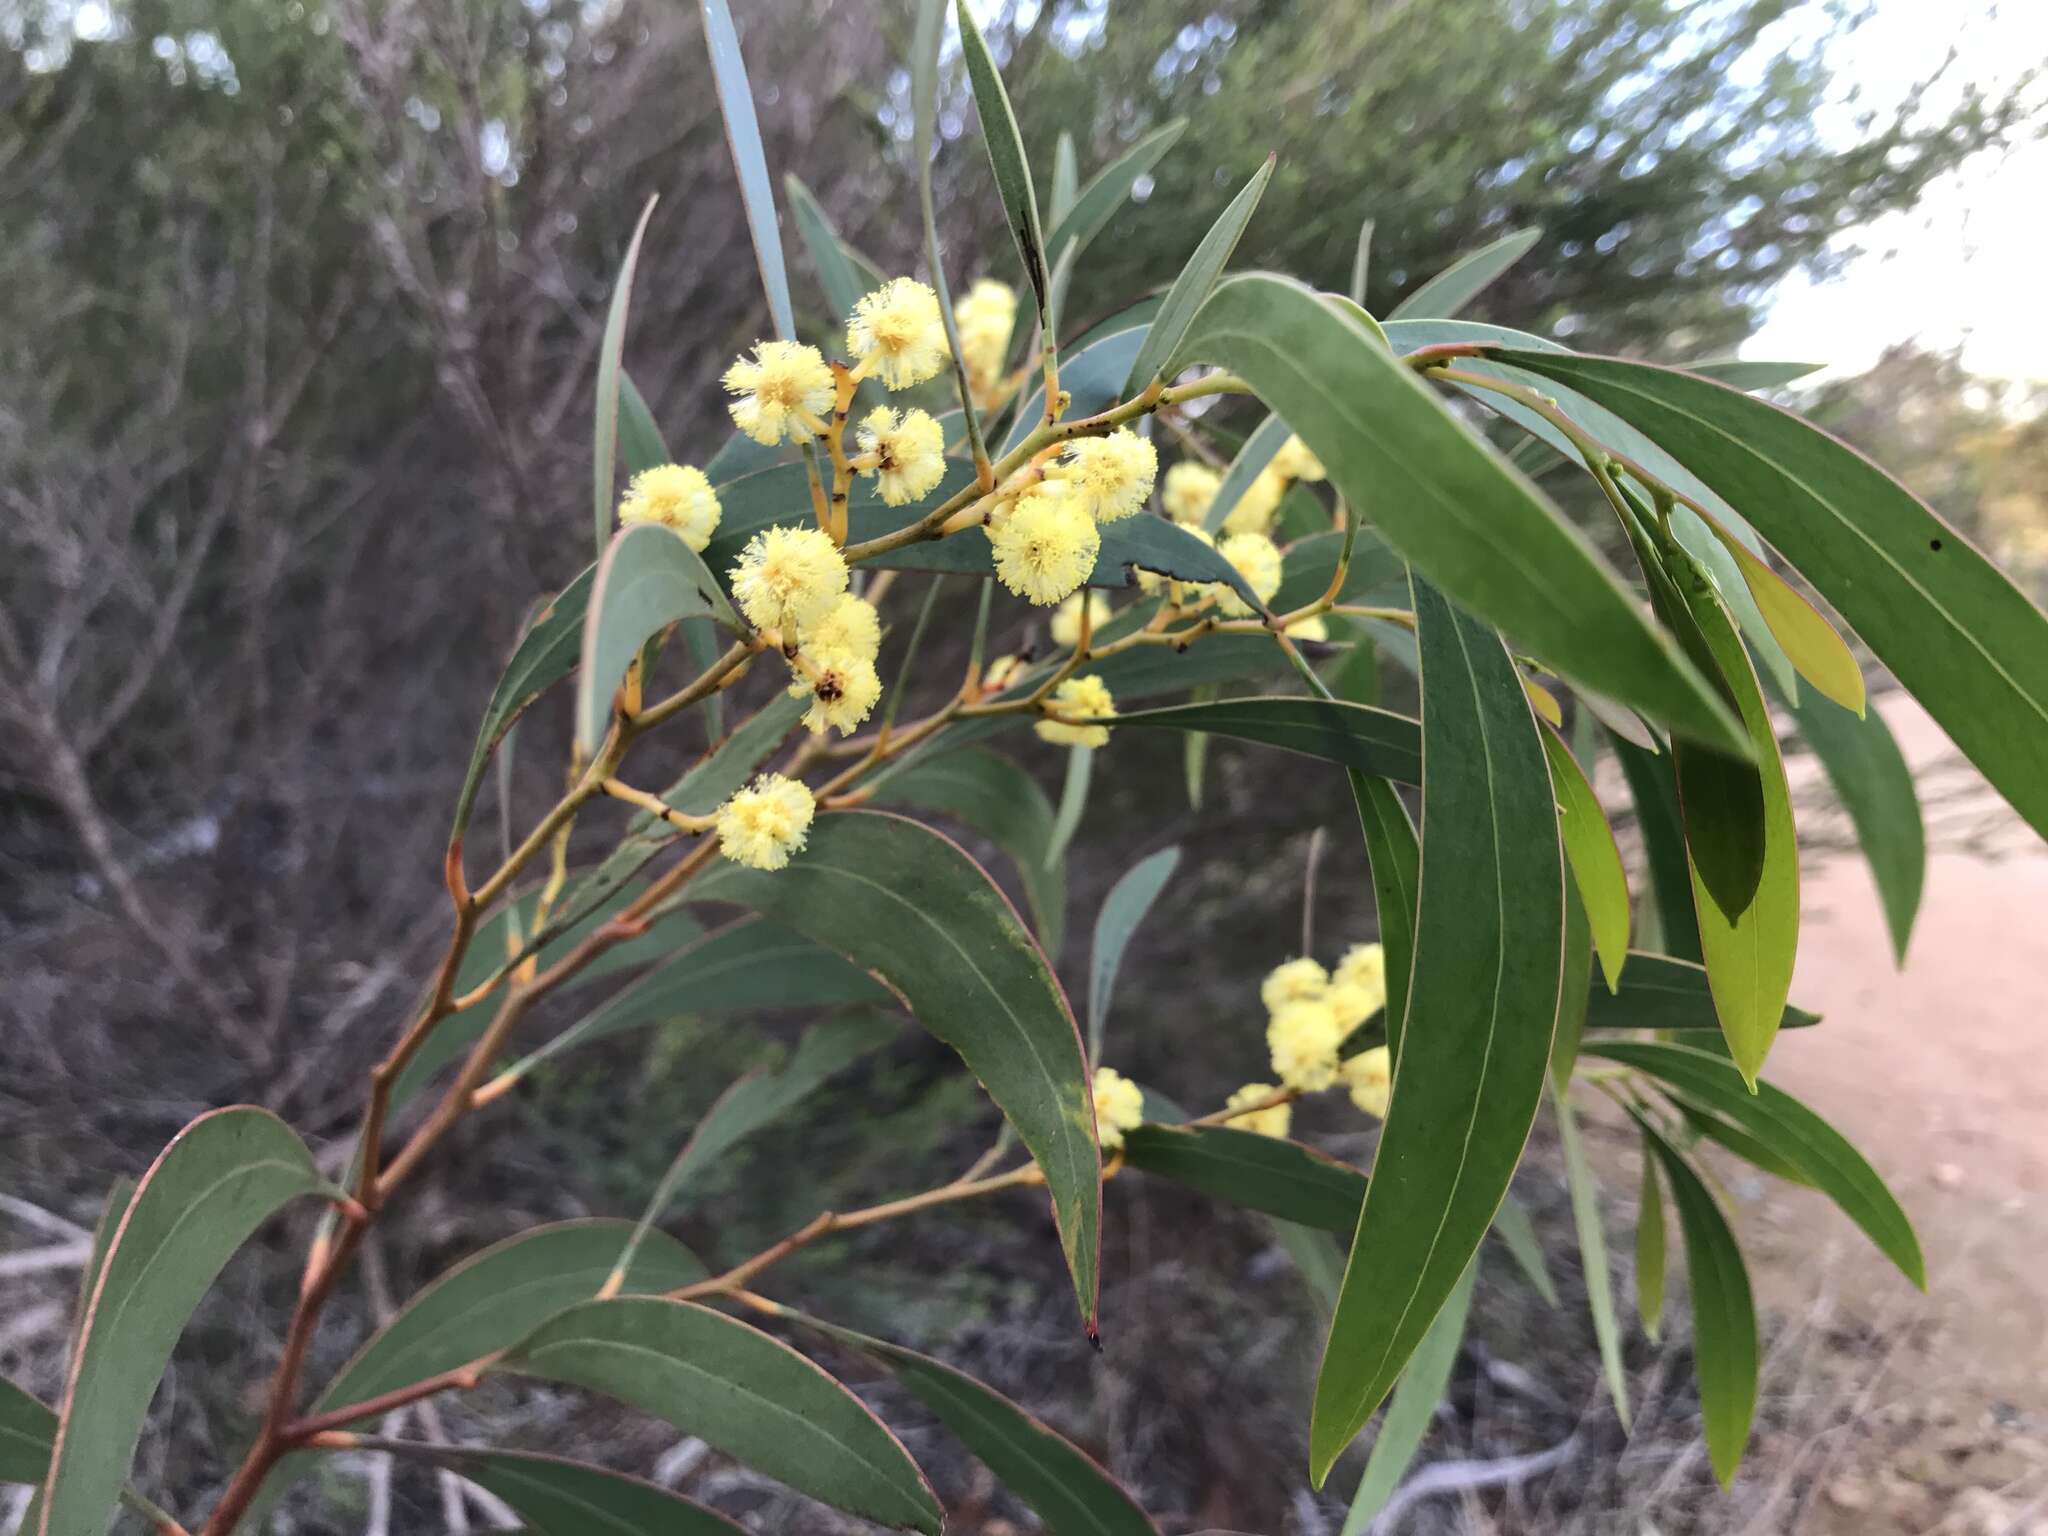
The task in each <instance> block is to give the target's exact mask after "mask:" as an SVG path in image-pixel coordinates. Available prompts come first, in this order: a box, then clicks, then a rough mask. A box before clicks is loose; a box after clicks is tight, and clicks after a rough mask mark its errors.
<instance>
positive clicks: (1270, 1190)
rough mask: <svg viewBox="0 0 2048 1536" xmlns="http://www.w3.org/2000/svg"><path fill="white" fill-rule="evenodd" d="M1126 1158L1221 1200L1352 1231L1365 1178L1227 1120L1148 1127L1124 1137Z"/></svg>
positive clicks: (1328, 1229)
mask: <svg viewBox="0 0 2048 1536" xmlns="http://www.w3.org/2000/svg"><path fill="white" fill-rule="evenodd" d="M1124 1161H1125V1162H1126V1163H1128V1164H1130V1166H1131V1167H1133V1168H1141V1169H1143V1170H1144V1171H1145V1172H1147V1173H1155V1174H1158V1175H1159V1176H1160V1177H1161V1178H1167V1179H1172V1180H1173V1181H1174V1182H1175V1183H1176V1184H1185V1185H1187V1186H1188V1188H1190V1189H1195V1190H1199V1191H1200V1192H1201V1193H1203V1194H1205V1195H1209V1196H1211V1197H1213V1198H1215V1199H1218V1200H1224V1201H1227V1202H1229V1203H1230V1204H1232V1205H1238V1206H1243V1207H1244V1208H1245V1209H1246V1210H1250V1211H1263V1212H1265V1214H1266V1215H1268V1216H1278V1217H1280V1218H1281V1219H1282V1220H1285V1221H1292V1222H1298V1223H1299V1224H1300V1225H1302V1226H1305V1227H1319V1228H1321V1229H1322V1230H1324V1231H1326V1232H1350V1231H1351V1230H1353V1229H1354V1228H1355V1227H1356V1226H1357V1225H1358V1209H1359V1205H1360V1203H1361V1202H1362V1201H1363V1200H1364V1199H1365V1175H1364V1174H1362V1173H1360V1172H1359V1171H1358V1170H1357V1169H1356V1168H1352V1167H1349V1166H1347V1165H1346V1164H1344V1163H1340V1162H1338V1161H1337V1160H1336V1159H1335V1158H1330V1157H1325V1156H1324V1155H1323V1154H1322V1153H1320V1152H1317V1151H1315V1150H1313V1149H1312V1148H1309V1147H1305V1146H1303V1145H1301V1144H1300V1143H1299V1142H1294V1141H1283V1140H1280V1139H1279V1138H1278V1137H1273V1136H1262V1135H1260V1134H1258V1133H1257V1132H1256V1131H1241V1130H1236V1129H1233V1128H1232V1127H1230V1126H1227V1125H1172V1126H1167V1125H1141V1126H1139V1127H1138V1128H1137V1129H1136V1130H1134V1131H1128V1132H1126V1133H1125V1135H1124Z"/></svg>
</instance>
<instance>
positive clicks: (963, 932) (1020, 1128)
mask: <svg viewBox="0 0 2048 1536" xmlns="http://www.w3.org/2000/svg"><path fill="white" fill-rule="evenodd" d="M694 890H695V892H696V894H697V895H698V896H700V897H701V898H703V899H704V900H717V901H733V902H738V903H740V904H741V905H743V906H749V907H753V908H755V909H756V910H758V911H761V912H764V913H766V914H768V915H769V916H771V917H774V918H777V919H779V920H780V921H782V922H785V923H787V924H789V926H790V927H792V928H795V929H796V930H797V931H798V932H800V933H803V934H807V935H808V936H809V937H811V938H813V939H815V940H817V941H818V942H819V943H821V944H825V945H829V946H830V947H831V948H833V949H836V950H838V951H839V952H840V953H842V954H844V955H846V956H847V957H849V958H850V959H852V960H853V961H854V962H855V963H856V964H858V965H862V966H865V967H866V968H867V969H869V970H871V971H873V972H874V973H875V974H876V975H877V976H878V977H880V979H881V980H882V982H883V984H884V985H885V986H887V987H888V988H889V989H890V990H891V991H893V992H895V993H896V994H897V995H898V996H899V997H901V998H902V999H903V1000H904V1003H905V1004H906V1005H907V1006H908V1007H909V1009H910V1011H911V1012H912V1013H913V1014H914V1015H915V1016H916V1017H917V1021H918V1022H919V1023H920V1024H922V1025H923V1026H924V1027H925V1028H926V1029H928V1030H930V1031H931V1032H932V1033H933V1034H934V1035H936V1036H937V1037H938V1038H939V1039H941V1040H943V1041H945V1042H946V1043H947V1044H948V1045H950V1046H952V1047H953V1048H954V1049H955V1050H957V1051H958V1052H959V1053H960V1055H961V1057H962V1059H964V1060H965V1061H966V1063H967V1066H968V1069H969V1070H970V1071H972V1072H973V1073H974V1075H975V1076H976V1077H977V1078H978V1079H980V1081H981V1084H982V1086H983V1087H984V1088H986V1089H987V1090H988V1093H989V1097H990V1098H992V1099H994V1100H995V1102H996V1107H997V1108H999V1109H1001V1110H1002V1111H1003V1113H1004V1114H1005V1115H1006V1116H1008V1117H1009V1120H1010V1123H1011V1124H1012V1125H1013V1126H1015V1127H1016V1129H1017V1134H1018V1136H1019V1138H1020V1139H1021V1140H1022V1141H1023V1143H1024V1145H1025V1147H1026V1148H1027V1149H1028V1150H1029V1151H1030V1153H1031V1155H1032V1156H1033V1157H1034V1158H1035V1159H1036V1160H1037V1162H1038V1165H1039V1167H1040V1168H1042V1169H1043V1170H1044V1171H1045V1176H1046V1181H1047V1185H1048V1188H1049V1190H1050V1192H1051V1195H1052V1208H1053V1219H1054V1221H1055V1223H1056V1224H1057V1226H1058V1228H1059V1233H1060V1243H1061V1247H1062V1248H1063V1249H1064V1250H1065V1253H1066V1258H1067V1265H1068V1268H1069V1269H1070V1270H1071V1271H1072V1272H1073V1276H1074V1287H1075V1291H1076V1293H1077V1294H1078V1296H1079V1297H1080V1301H1081V1311H1082V1315H1083V1316H1084V1318H1086V1320H1087V1321H1088V1322H1089V1324H1090V1325H1091V1326H1092V1325H1093V1323H1094V1320H1095V1292H1096V1266H1097V1262H1098V1244H1099V1241H1100V1228H1101V1198H1102V1196H1101V1159H1100V1154H1099V1152H1098V1151H1097V1148H1096V1143H1095V1111H1094V1096H1093V1091H1092V1089H1091V1087H1090V1084H1089V1081H1088V1070H1087V1061H1086V1058H1085V1056H1084V1054H1083V1052H1082V1049H1081V1035H1080V1031H1079V1030H1078V1029H1077V1028H1076V1027H1075V1024H1074V1016H1073V1014H1072V1013H1071V1012H1070V1011H1069V1010H1068V1007H1067V1000H1066V995H1065V994H1064V993H1063V992H1061V990H1060V985H1059V982H1058V981H1057V979H1055V978H1054V976H1053V974H1052V971H1051V969H1050V968H1049V967H1048V966H1047V964H1046V961H1045V956H1044V954H1043V953H1042V952H1041V951H1040V950H1039V948H1038V946H1037V945H1036V944H1034V943H1033V942H1032V940H1031V936H1030V934H1029V933H1027V932H1026V931H1025V928H1024V925H1023V923H1021V922H1020V921H1019V920H1018V918H1017V914H1016V911H1015V910H1014V909H1013V908H1012V907H1011V906H1010V904H1009V902H1007V901H1006V900H1004V899H1003V894H1002V892H1001V891H1000V890H998V889H997V888H996V886H995V884H994V883H993V882H992V881H991V880H990V879H989V878H988V875H987V874H986V873H985V872H983V870H982V869H981V868H980V866H978V865H977V864H975V862H974V861H973V860H972V859H970V858H968V857H967V855H966V854H965V853H964V852H962V851H961V849H960V848H959V846H958V845H956V844H955V843H953V842H951V841H950V840H948V839H947V838H944V837H942V836H940V835H939V834H938V833H936V832H934V831H932V830H931V829H930V828H929V827H923V826H920V825H918V824H917V823H916V822H914V821H907V820H905V819H904V818H902V817H900V816H892V815H887V814H884V813H881V812H875V811H847V812H839V813H835V814H832V815H827V816H821V817H819V818H818V820H817V822H816V823H815V824H814V825H813V826H812V828H811V833H810V840H809V842H808V843H807V844H806V845H805V847H804V850H803V852H801V853H800V854H798V855H797V856H796V857H795V858H794V859H792V860H791V861H790V864H789V866H788V868H786V869H780V870H776V871H774V872H773V873H763V872H761V871H759V870H750V869H746V868H743V867H742V866H740V865H737V864H732V863H729V862H728V863H720V864H717V865H714V866H713V867H712V868H711V869H709V870H708V871H706V873H705V874H704V875H702V876H700V877H699V878H698V881H697V884H696V886H695V887H694Z"/></svg>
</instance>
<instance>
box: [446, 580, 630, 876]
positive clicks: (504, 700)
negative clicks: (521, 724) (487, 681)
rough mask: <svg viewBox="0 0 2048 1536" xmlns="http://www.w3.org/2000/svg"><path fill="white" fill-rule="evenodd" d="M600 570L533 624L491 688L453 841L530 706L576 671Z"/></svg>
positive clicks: (459, 800)
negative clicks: (494, 758)
mask: <svg viewBox="0 0 2048 1536" xmlns="http://www.w3.org/2000/svg"><path fill="white" fill-rule="evenodd" d="M596 576H597V567H596V566H594V565H593V566H589V567H587V568H585V569H584V570H583V571H581V572H579V573H578V574H577V577H576V579H575V580H574V581H572V582H570V583H569V585H568V586H566V587H564V588H563V589H562V590H561V591H560V592H559V593H557V594H556V595H555V599H554V601H553V602H551V603H549V604H548V605H547V607H546V608H544V609H542V610H541V612H540V614H539V616H538V617H536V618H535V619H534V621H533V622H532V623H531V624H529V625H528V626H527V628H526V633H525V635H523V636H522V637H521V638H520V641H519V645H518V647H517V648H516V649H515V650H514V651H513V652H512V659H511V661H509V662H507V663H506V665H505V674H504V676H502V677H500V678H499V679H498V686H497V687H496V688H494V689H492V690H491V701H490V703H488V704H486V705H485V706H484V718H483V723H482V724H481V725H480V726H478V727H477V733H476V746H475V747H473V748H472V749H471V750H470V754H469V768H468V771H467V772H465V773H464V774H463V776H462V789H461V791H460V792H459V793H458V794H457V795H456V797H455V827H454V830H453V831H452V832H450V833H449V839H450V841H453V840H454V839H456V838H459V837H461V836H462V834H463V831H464V830H465V829H466V828H467V827H468V825H469V814H470V812H471V811H472V810H473V809H474V808H475V806H476V797H477V791H478V790H479V789H480V788H481V787H482V786H483V781H484V769H485V768H486V767H487V766H488V765H489V763H490V760H491V753H492V752H493V751H494V750H495V749H496V747H497V745H498V743H499V742H501V741H503V740H504V739H505V733H506V732H507V731H509V730H511V729H512V726H513V723H514V722H515V721H517V720H518V718H519V717H520V715H522V714H524V713H525V712H526V709H527V707H528V706H529V705H530V704H532V703H533V701H534V700H535V699H538V698H539V697H540V696H541V695H542V694H543V693H546V692H547V691H548V689H550V688H551V687H553V686H554V685H555V684H556V683H558V682H560V681H561V680H562V679H563V678H565V677H567V676H568V675H569V674H570V673H571V672H573V671H575V670H576V660H577V657H578V656H579V655H581V654H582V649H583V619H584V614H585V612H586V611H587V610H588V608H589V606H590V585H591V582H592V581H594V580H595V579H596Z"/></svg>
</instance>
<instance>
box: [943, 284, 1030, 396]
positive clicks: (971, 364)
mask: <svg viewBox="0 0 2048 1536" xmlns="http://www.w3.org/2000/svg"><path fill="white" fill-rule="evenodd" d="M953 322H954V324H955V325H957V326H958V327H959V328H960V360H961V361H962V362H964V363H965V364H966V365H967V382H968V385H969V387H970V388H971V389H972V390H973V391H974V396H975V399H976V400H977V401H980V400H983V399H984V398H985V397H986V396H987V395H988V394H989V393H990V392H991V391H993V390H994V388H995V386H996V383H997V382H998V380H1000V378H1001V377H1002V372H1003V360H1004V359H1005V358H1006V357H1007V356H1008V355H1009V351H1010V335H1011V333H1012V332H1013V331H1014V330H1015V329H1016V327H1017V293H1016V290H1015V289H1013V288H1011V287H1010V286H1009V284H1007V283H999V282H996V281H995V280H994V279H993V278H987V277H984V278H982V279H981V280H980V281H979V282H977V283H975V285H974V286H973V287H972V288H970V289H968V290H967V293H966V295H965V296H964V297H962V298H961V299H960V300H959V302H957V303H956V304H954V306H953Z"/></svg>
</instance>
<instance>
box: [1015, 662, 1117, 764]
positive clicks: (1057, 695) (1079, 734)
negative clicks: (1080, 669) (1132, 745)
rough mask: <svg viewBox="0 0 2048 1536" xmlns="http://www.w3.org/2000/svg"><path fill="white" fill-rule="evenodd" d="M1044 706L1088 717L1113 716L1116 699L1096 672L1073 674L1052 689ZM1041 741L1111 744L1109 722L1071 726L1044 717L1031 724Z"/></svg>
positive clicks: (1065, 744) (1057, 744) (1074, 716)
mask: <svg viewBox="0 0 2048 1536" xmlns="http://www.w3.org/2000/svg"><path fill="white" fill-rule="evenodd" d="M1045 707H1046V708H1047V709H1049V710H1051V711H1052V712H1053V713H1055V714H1060V715H1066V716H1069V717H1071V718H1073V719H1078V720H1089V719H1096V718H1101V717H1106V716H1110V715H1114V714H1115V713H1116V700H1115V699H1114V698H1113V697H1111V695H1110V691H1109V687H1108V685H1107V684H1105V683H1104V682H1103V681H1102V679H1101V678H1099V677H1097V676H1096V675H1095V674H1094V673H1092V672H1091V673H1089V674H1088V675H1087V676H1086V677H1070V678H1068V679H1067V680H1066V681H1065V682H1063V683H1061V684H1060V685H1059V687H1057V688H1055V689H1053V691H1052V698H1051V699H1050V700H1048V701H1047V703H1046V705H1045ZM1032 729H1033V730H1034V731H1036V732H1037V733H1038V735H1039V739H1040V740H1042V741H1049V742H1051V743H1053V744H1054V745H1055V746H1061V747H1102V746H1107V745H1108V744H1109V727H1108V726H1106V725H1070V724H1068V723H1067V721H1065V720H1041V721H1039V722H1038V723H1037V724H1036V725H1034V726H1033V727H1032Z"/></svg>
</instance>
